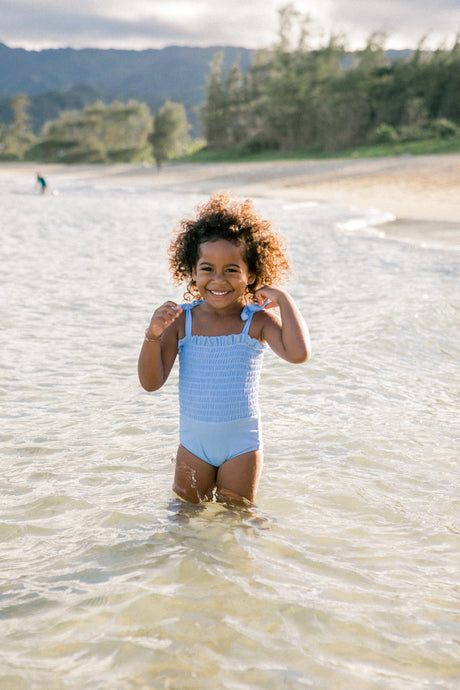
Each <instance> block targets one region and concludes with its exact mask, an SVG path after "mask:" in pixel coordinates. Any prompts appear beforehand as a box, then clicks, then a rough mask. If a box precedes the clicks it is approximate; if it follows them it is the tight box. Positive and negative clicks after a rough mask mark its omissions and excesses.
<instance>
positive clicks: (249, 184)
mask: <svg viewBox="0 0 460 690" xmlns="http://www.w3.org/2000/svg"><path fill="white" fill-rule="evenodd" d="M38 168H39V169H40V170H41V172H42V173H43V175H44V176H45V177H46V179H47V180H48V182H49V184H50V186H51V187H52V188H55V189H59V180H60V179H63V178H65V179H66V180H71V179H75V180H78V181H80V182H81V181H84V180H88V181H90V180H91V182H92V183H94V182H100V183H102V184H103V183H110V184H120V185H123V186H125V185H129V184H131V185H135V186H142V187H150V188H152V189H155V190H165V191H167V190H170V191H175V192H177V191H179V192H180V191H182V192H184V193H192V192H193V193H203V194H209V193H211V192H214V191H219V190H224V189H227V190H229V191H231V192H232V193H234V194H236V195H238V196H244V197H252V198H253V197H276V198H284V199H290V200H292V201H316V202H331V201H334V202H339V203H343V204H346V205H348V206H356V207H360V208H363V207H365V208H370V207H372V208H379V209H381V210H382V211H386V212H388V213H391V214H392V215H393V216H394V221H393V222H390V223H386V224H385V225H383V226H380V228H379V229H381V230H383V231H384V232H385V235H386V236H387V237H388V238H391V239H395V240H402V241H411V242H415V243H417V244H422V245H423V244H427V245H435V246H436V245H437V246H442V247H445V248H446V249H460V154H444V155H431V156H400V157H390V158H369V159H362V158H361V159H360V158H356V159H346V160H344V159H332V160H325V161H308V160H305V161H277V162H252V163H245V162H242V163H207V164H199V163H190V164H189V163H186V164H168V165H165V166H164V167H163V169H162V170H161V172H158V171H157V170H156V168H155V166H152V165H145V164H144V165H136V164H119V165H81V166H76V165H71V166H68V165H53V164H47V165H40V166H37V165H36V164H33V163H32V164H31V163H0V180H1V177H2V176H3V175H12V174H21V175H24V174H27V173H29V172H30V175H31V179H32V184H33V182H34V177H35V172H36V170H37V169H38Z"/></svg>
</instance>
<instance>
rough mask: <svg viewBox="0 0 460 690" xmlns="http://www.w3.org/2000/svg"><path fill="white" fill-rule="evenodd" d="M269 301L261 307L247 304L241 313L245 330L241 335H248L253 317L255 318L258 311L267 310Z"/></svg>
mask: <svg viewBox="0 0 460 690" xmlns="http://www.w3.org/2000/svg"><path fill="white" fill-rule="evenodd" d="M268 301H269V300H268V299H266V300H265V302H264V303H263V304H262V305H261V306H259V305H258V304H253V303H251V304H247V305H246V306H245V307H244V309H243V311H242V312H241V318H242V319H243V321H244V326H243V330H242V331H241V333H246V334H247V333H249V326H250V325H251V321H252V317H253V316H254V314H255V313H256V311H263V310H264V309H265V306H266V305H267V303H268Z"/></svg>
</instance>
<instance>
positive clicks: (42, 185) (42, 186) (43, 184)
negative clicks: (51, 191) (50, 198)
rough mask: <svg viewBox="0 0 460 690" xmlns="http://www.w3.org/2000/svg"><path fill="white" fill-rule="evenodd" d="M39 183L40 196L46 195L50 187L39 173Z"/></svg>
mask: <svg viewBox="0 0 460 690" xmlns="http://www.w3.org/2000/svg"><path fill="white" fill-rule="evenodd" d="M37 182H38V184H39V185H40V194H46V192H47V190H48V186H47V184H46V180H45V178H44V177H43V175H42V174H41V173H39V172H38V173H37Z"/></svg>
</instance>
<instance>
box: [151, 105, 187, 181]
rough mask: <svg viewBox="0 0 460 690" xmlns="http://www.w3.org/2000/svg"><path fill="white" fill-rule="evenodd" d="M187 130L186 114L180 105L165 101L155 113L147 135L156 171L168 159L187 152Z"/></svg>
mask: <svg viewBox="0 0 460 690" xmlns="http://www.w3.org/2000/svg"><path fill="white" fill-rule="evenodd" d="M188 130H189V126H188V122H187V114H186V112H185V107H184V106H183V105H182V104H181V103H173V102H172V101H166V103H165V104H164V105H163V106H162V107H161V108H160V110H159V111H158V112H157V113H155V116H154V118H153V132H152V133H151V134H150V135H149V142H150V144H151V145H152V148H153V155H154V157H155V160H156V164H157V166H158V169H160V168H161V166H162V165H163V163H164V162H165V161H167V160H168V159H169V158H173V157H174V156H180V155H182V154H184V153H185V152H186V151H187V148H188V145H189V138H188Z"/></svg>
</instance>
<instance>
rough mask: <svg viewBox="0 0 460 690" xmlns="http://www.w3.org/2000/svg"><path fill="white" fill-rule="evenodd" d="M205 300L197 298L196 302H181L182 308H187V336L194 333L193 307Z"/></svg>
mask: <svg viewBox="0 0 460 690" xmlns="http://www.w3.org/2000/svg"><path fill="white" fill-rule="evenodd" d="M202 301H203V300H201V299H197V300H195V301H194V302H186V303H185V304H181V307H182V309H185V337H186V338H187V336H190V335H192V309H193V307H196V305H197V304H201V302H202Z"/></svg>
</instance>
